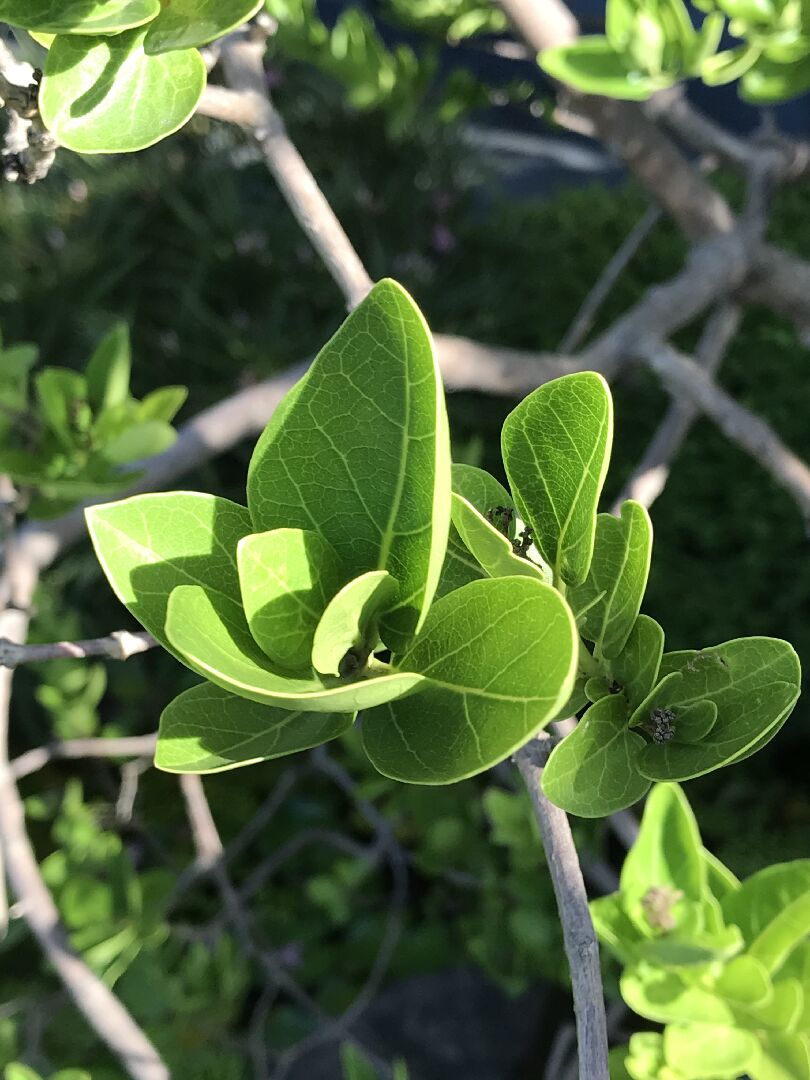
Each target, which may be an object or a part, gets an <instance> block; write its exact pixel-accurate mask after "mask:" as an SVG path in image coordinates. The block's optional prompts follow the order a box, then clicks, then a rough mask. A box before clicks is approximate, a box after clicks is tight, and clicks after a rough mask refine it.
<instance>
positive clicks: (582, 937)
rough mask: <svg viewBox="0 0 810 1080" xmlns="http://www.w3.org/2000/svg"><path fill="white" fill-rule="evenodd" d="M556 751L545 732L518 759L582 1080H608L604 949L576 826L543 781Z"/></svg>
mask: <svg viewBox="0 0 810 1080" xmlns="http://www.w3.org/2000/svg"><path fill="white" fill-rule="evenodd" d="M553 746H554V741H553V739H552V737H551V736H550V735H548V734H546V733H545V732H543V733H541V734H540V735H538V736H536V737H535V738H534V739H531V740H530V741H529V742H527V743H526V744H525V745H524V746H522V747H521V748H520V750H518V752H517V753H516V754H515V763H516V765H517V767H518V769H519V770H520V774H521V776H522V777H523V779H524V781H525V783H526V787H527V788H528V789H529V794H530V796H531V799H532V805H533V806H534V813H535V817H536V818H537V823H538V825H539V826H540V835H541V837H542V840H543V848H544V850H545V853H546V860H547V862H548V868H549V872H550V874H551V883H552V885H553V886H554V895H555V897H556V898H557V909H558V911H559V913H560V921H561V922H562V928H563V940H564V942H565V953H566V956H567V957H568V966H569V968H570V970H571V987H572V990H573V995H574V1012H575V1014H576V1021H577V1043H578V1046H579V1078H580V1080H609V1078H608V1044H607V1022H606V1020H605V1000H604V992H603V989H602V972H601V969H600V967H599V944H598V942H597V940H596V932H595V931H594V928H593V922H592V920H591V913H590V911H589V910H588V897H587V894H586V892H585V882H584V881H583V879H582V869H581V867H580V865H579V857H578V856H577V849H576V847H575V845H574V838H573V837H572V835H571V827H570V825H569V824H568V818H567V817H566V815H565V813H564V811H562V810H560V808H559V807H558V806H554V804H553V803H550V802H549V800H548V799H547V798H546V797H545V795H544V794H543V790H542V788H541V786H540V781H541V778H542V775H543V768H544V766H545V764H546V762H547V761H548V757H549V754H550V753H551V750H552V748H553Z"/></svg>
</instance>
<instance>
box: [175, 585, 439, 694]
mask: <svg viewBox="0 0 810 1080" xmlns="http://www.w3.org/2000/svg"><path fill="white" fill-rule="evenodd" d="M231 605H232V601H230V600H229V601H228V602H227V603H226V601H225V599H224V598H223V597H222V596H221V594H218V593H214V592H212V591H206V589H204V588H202V587H201V586H199V585H179V586H178V587H177V588H176V589H175V590H174V592H173V593H172V595H171V597H170V599H169V607H168V612H167V616H166V634H167V636H168V638H169V641H170V642H171V644H172V646H173V647H174V650H175V653H176V654H177V655H178V656H179V657H180V658H181V659H182V660H183V661H184V663H187V664H188V665H189V667H191V668H192V670H194V671H196V672H198V673H199V674H200V675H202V676H203V677H204V678H206V679H208V680H210V681H211V682H212V683H215V684H216V685H217V686H220V687H222V689H223V690H228V691H229V692H230V693H232V694H236V695H237V696H239V697H244V698H248V699H249V700H251V701H258V702H260V703H263V704H266V705H274V706H276V707H278V708H282V709H292V710H301V711H302V712H329V713H333V712H356V711H357V710H358V709H365V708H372V707H373V706H375V705H379V704H381V703H382V702H384V701H389V700H390V699H391V698H392V697H398V696H400V695H402V694H407V693H411V692H412V691H414V690H417V689H420V688H421V685H422V684H423V683H424V679H423V678H422V676H421V675H418V674H414V673H412V672H408V671H402V672H399V671H392V673H391V674H384V675H383V674H381V675H372V676H369V677H363V678H359V679H357V680H356V681H354V682H349V681H344V682H339V681H338V680H336V679H330V680H323V679H319V678H316V677H315V676H311V677H310V676H302V675H289V674H287V673H285V672H281V671H275V670H274V669H273V668H272V667H271V666H270V663H269V661H268V659H267V657H266V656H265V655H264V653H263V652H262V651H261V650H260V649H259V647H258V645H257V644H256V643H255V641H254V640H253V638H252V637H251V636H250V633H249V631H248V628H247V625H246V624H245V623H244V616H243V615H242V611H241V608H240V609H239V615H240V619H239V621H236V620H232V619H231V616H232V606H231Z"/></svg>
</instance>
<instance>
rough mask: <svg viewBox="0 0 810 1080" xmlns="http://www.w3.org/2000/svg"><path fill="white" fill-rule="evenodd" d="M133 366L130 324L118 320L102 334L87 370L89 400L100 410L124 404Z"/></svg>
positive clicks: (85, 374)
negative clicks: (104, 335) (110, 328)
mask: <svg viewBox="0 0 810 1080" xmlns="http://www.w3.org/2000/svg"><path fill="white" fill-rule="evenodd" d="M131 370H132V358H131V351H130V345H129V327H128V326H127V324H126V323H118V324H117V325H116V326H114V327H113V328H112V330H111V331H110V332H109V334H107V336H106V337H105V338H102V340H101V342H100V343H99V345H98V347H97V348H96V351H95V352H94V353H93V355H92V356H91V357H90V360H89V361H88V363H87V367H86V368H85V371H84V377H85V379H86V380H87V400H88V401H89V402H90V404H91V405H92V406H93V410H94V411H95V412H96V413H99V412H101V411H102V410H104V409H109V408H112V407H113V406H115V405H123V404H124V402H125V401H126V400H127V398H128V397H129V376H130V372H131Z"/></svg>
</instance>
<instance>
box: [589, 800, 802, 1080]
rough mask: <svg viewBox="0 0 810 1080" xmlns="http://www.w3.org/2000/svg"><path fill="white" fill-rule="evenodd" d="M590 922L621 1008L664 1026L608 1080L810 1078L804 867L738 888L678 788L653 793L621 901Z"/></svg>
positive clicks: (616, 1054)
mask: <svg viewBox="0 0 810 1080" xmlns="http://www.w3.org/2000/svg"><path fill="white" fill-rule="evenodd" d="M591 913H592V915H593V919H594V923H595V926H596V929H597V931H598V933H599V936H600V938H601V940H602V941H603V942H604V944H605V945H606V946H607V947H608V949H609V950H610V951H611V952H612V953H613V954H614V955H615V956H616V957H617V959H618V960H619V961H620V963H621V964H622V965H623V973H622V976H621V980H620V989H621V993H622V996H623V998H624V1000H625V1001H626V1002H627V1004H628V1005H629V1006H630V1008H631V1009H633V1010H634V1011H635V1012H636V1013H638V1014H639V1015H640V1016H643V1017H645V1018H647V1019H648V1020H653V1021H655V1022H657V1023H660V1024H664V1025H665V1026H664V1030H663V1033H661V1034H658V1033H653V1032H644V1033H639V1034H636V1035H634V1036H633V1037H632V1038H631V1039H630V1043H629V1046H627V1047H622V1048H620V1049H617V1050H615V1051H613V1053H612V1055H611V1077H612V1080H736V1078H738V1077H741V1076H748V1077H750V1078H751V1080H806V1078H807V1077H810V1013H808V1008H807V1002H808V1000H810V963H808V962H809V961H810V942H808V933H810V860H807V859H800V860H796V861H794V862H787V863H777V864H775V865H773V866H769V867H767V868H766V869H764V870H761V871H759V872H758V873H755V874H753V875H752V876H751V877H749V878H746V879H745V880H744V881H742V882H740V881H738V880H737V878H736V877H735V876H734V874H732V873H731V871H730V870H729V869H728V868H727V867H726V866H724V865H723V864H722V863H721V862H720V861H719V860H718V859H717V858H716V857H715V856H714V855H712V854H710V853H709V852H708V851H707V850H706V848H705V847H704V846H703V843H702V840H701V836H700V832H699V830H698V827H697V822H696V821H695V818H694V816H693V814H692V811H691V809H690V807H689V804H688V802H687V800H686V798H685V796H684V795H683V793H682V791H681V789H680V788H679V787H678V785H677V784H658V785H656V787H655V788H653V790H652V792H651V794H650V797H649V799H648V800H647V804H646V807H645V810H644V816H643V819H642V823H641V829H640V832H639V836H638V839H637V840H636V843H635V844H634V845H633V847H632V849H631V850H630V852H629V853H628V856H627V858H626V860H625V863H624V866H623V868H622V873H621V881H620V887H619V891H618V892H616V893H613V894H612V895H610V896H606V897H603V898H601V899H599V900H595V901H593V902H592V903H591Z"/></svg>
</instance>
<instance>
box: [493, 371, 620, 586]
mask: <svg viewBox="0 0 810 1080" xmlns="http://www.w3.org/2000/svg"><path fill="white" fill-rule="evenodd" d="M501 441H502V446H503V459H504V464H505V466H506V472H507V475H508V477H509V483H510V484H511V487H512V491H513V493H514V496H515V503H516V505H517V508H518V510H519V511H520V516H521V517H522V518H523V519H524V520H525V521H527V522H528V523H529V525H530V526H531V528H532V531H533V534H534V542H535V544H536V545H537V547H538V549H539V551H540V553H541V555H542V556H543V558H544V559H545V561H546V562H547V563H548V564H549V566H551V568H552V570H553V571H554V575H555V577H556V578H562V580H563V581H564V582H566V584H568V585H579V584H581V583H582V582H583V581H584V580H585V578H586V577H587V574H588V569H589V567H590V565H591V558H592V556H593V546H594V534H595V530H596V506H597V502H598V500H599V494H600V492H601V490H602V484H603V483H604V479H605V474H606V472H607V467H608V460H609V458H610V448H611V444H612V441H613V404H612V401H611V397H610V390H609V389H608V386H607V383H606V382H605V380H604V379H603V378H602V376H601V375H597V374H595V373H594V372H590V371H588V372H583V373H581V374H576V375H565V376H563V378H561V379H554V380H553V381H552V382H548V383H546V384H545V385H544V386H541V387H539V388H538V389H537V390H535V391H534V392H533V393H531V394H529V396H528V397H527V398H525V399H524V400H523V401H522V402H521V403H520V405H518V406H517V408H516V409H514V410H513V411H512V412H511V413H510V414H509V416H507V418H506V422H505V423H504V425H503V434H502V439H501Z"/></svg>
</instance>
